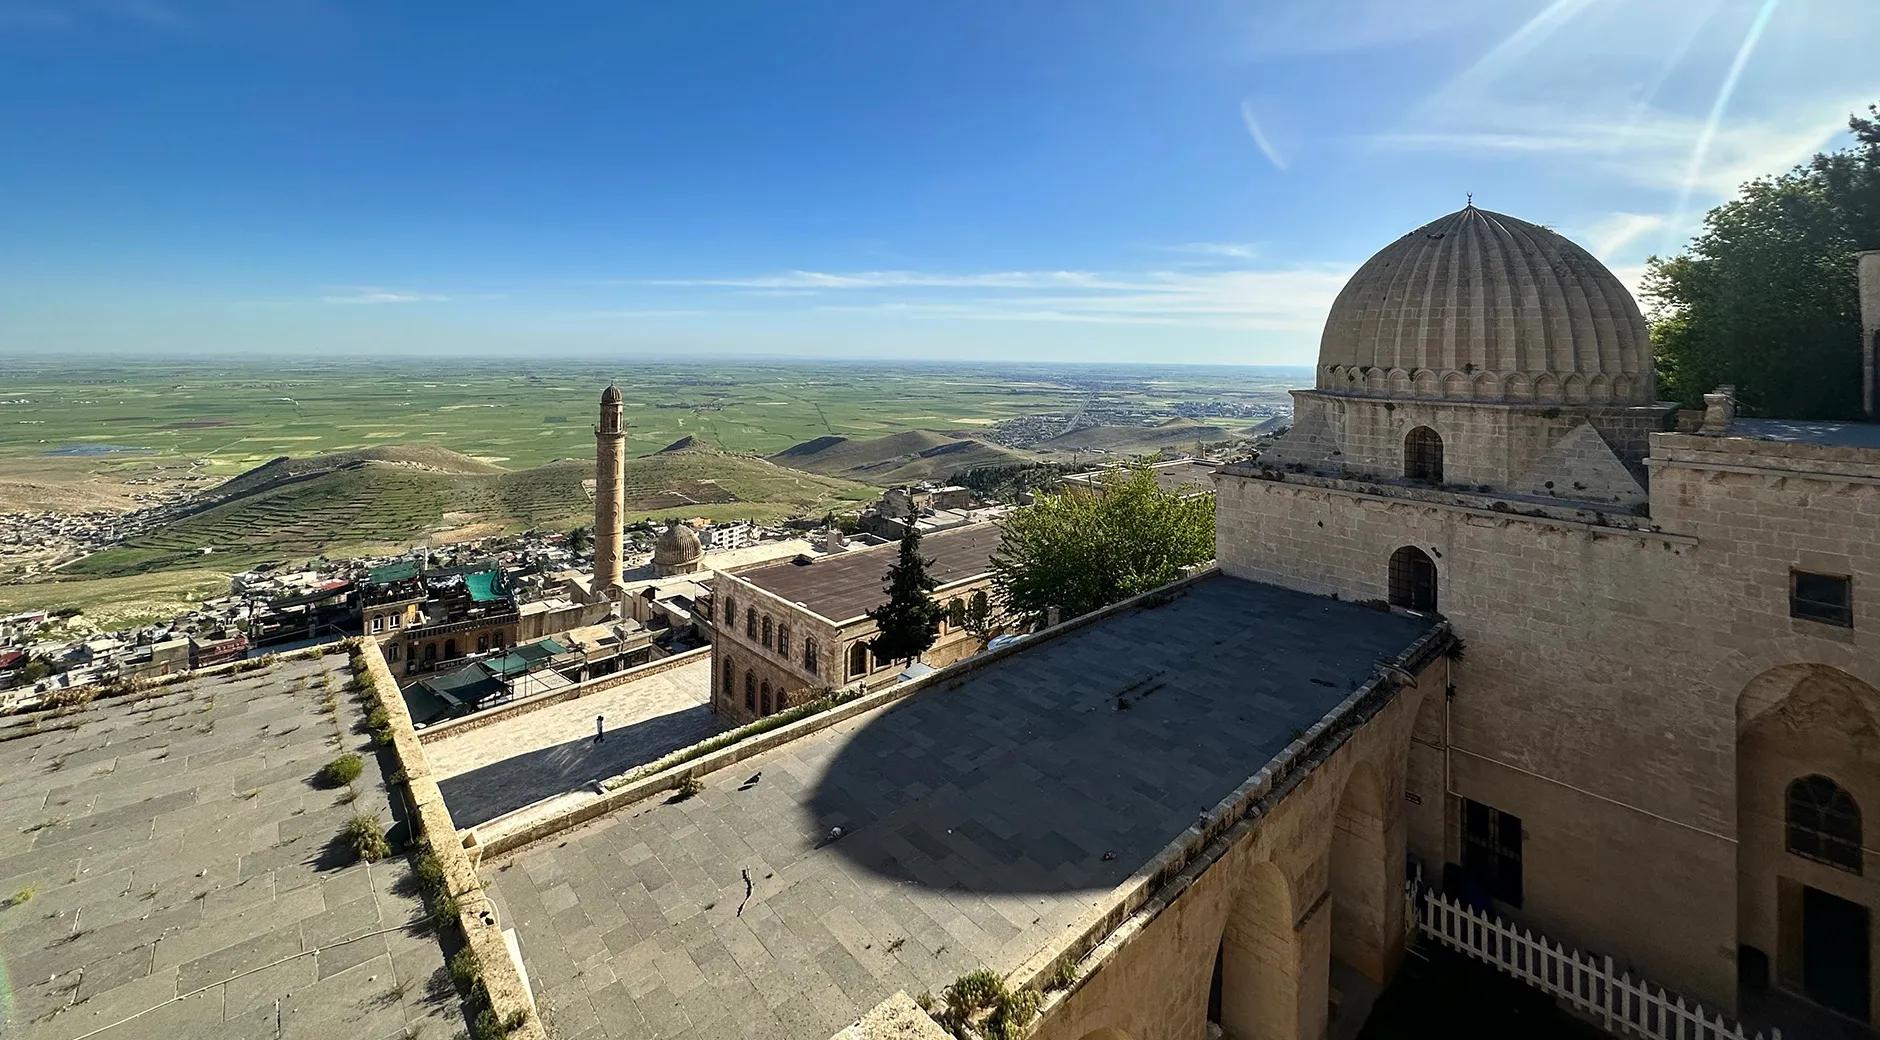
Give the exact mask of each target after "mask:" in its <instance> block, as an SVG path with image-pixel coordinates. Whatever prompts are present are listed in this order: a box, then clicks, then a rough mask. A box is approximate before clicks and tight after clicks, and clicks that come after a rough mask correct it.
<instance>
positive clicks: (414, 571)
mask: <svg viewBox="0 0 1880 1040" xmlns="http://www.w3.org/2000/svg"><path fill="white" fill-rule="evenodd" d="M417 576H418V561H416V560H399V561H397V562H395V563H388V564H385V565H383V566H379V567H374V568H372V571H371V575H370V578H369V580H370V581H371V582H372V584H374V585H390V584H391V583H393V582H395V581H409V580H411V579H412V578H415V577H417Z"/></svg>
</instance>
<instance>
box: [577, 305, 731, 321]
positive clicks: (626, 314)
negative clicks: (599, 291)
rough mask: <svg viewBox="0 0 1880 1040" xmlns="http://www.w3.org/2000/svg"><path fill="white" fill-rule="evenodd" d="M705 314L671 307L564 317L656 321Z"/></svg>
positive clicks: (589, 313)
mask: <svg viewBox="0 0 1880 1040" xmlns="http://www.w3.org/2000/svg"><path fill="white" fill-rule="evenodd" d="M704 313H705V312H704V311H700V310H691V309H681V308H671V307H640V308H632V307H629V308H623V309H616V310H594V311H570V312H569V313H567V314H564V315H562V317H564V318H572V319H575V320H577V321H656V320H659V319H663V318H695V317H698V316H700V315H702V314H704Z"/></svg>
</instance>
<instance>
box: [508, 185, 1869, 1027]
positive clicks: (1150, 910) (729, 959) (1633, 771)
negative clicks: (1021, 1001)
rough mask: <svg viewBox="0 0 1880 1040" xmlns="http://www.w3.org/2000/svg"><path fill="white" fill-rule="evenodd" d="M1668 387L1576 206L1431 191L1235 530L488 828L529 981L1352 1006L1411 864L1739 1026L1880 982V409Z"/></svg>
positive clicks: (1238, 1014) (1863, 1010)
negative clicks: (1051, 607)
mask: <svg viewBox="0 0 1880 1040" xmlns="http://www.w3.org/2000/svg"><path fill="white" fill-rule="evenodd" d="M1876 261H1880V257H1877V256H1875V255H1868V256H1866V257H1864V258H1863V268H1862V273H1863V279H1864V282H1865V285H1864V289H1863V298H1864V300H1865V302H1866V304H1867V306H1868V308H1869V311H1868V313H1867V316H1866V318H1865V320H1864V327H1865V328H1866V329H1867V330H1868V331H1867V334H1866V336H1867V342H1866V343H1865V344H1864V349H1865V351H1866V352H1867V353H1868V359H1867V366H1868V367H1867V373H1868V375H1867V376H1866V378H1868V379H1869V380H1871V379H1873V376H1872V372H1873V367H1872V366H1873V356H1872V354H1873V352H1874V351H1880V262H1876ZM1655 390H1656V388H1655V383H1654V377H1653V370H1652V361H1651V354H1650V348H1649V344H1648V341H1647V337H1646V329H1645V324H1644V321H1643V320H1642V318H1641V316H1640V314H1639V311H1638V308H1637V305H1636V304H1635V303H1634V302H1633V300H1632V298H1631V297H1630V295H1629V294H1628V293H1627V292H1626V290H1625V289H1624V287H1623V286H1622V285H1621V284H1620V283H1619V282H1618V281H1617V280H1616V279H1615V278H1614V277H1613V275H1612V274H1611V272H1609V271H1607V270H1606V269H1605V268H1604V267H1603V266H1601V265H1600V264H1599V262H1598V261H1597V260H1595V259H1594V258H1593V257H1592V256H1590V255H1589V254H1587V253H1586V252H1585V251H1584V250H1582V249H1581V248H1579V247H1578V246H1576V245H1574V244H1573V243H1572V242H1569V241H1567V240H1566V239H1565V238H1563V237H1561V236H1559V235H1557V234H1555V233H1553V232H1552V231H1549V230H1547V229H1545V228H1542V227H1539V226H1536V225H1533V224H1529V223H1526V222H1524V221H1520V220H1516V219H1513V218H1511V217H1506V216H1502V215H1500V214H1496V213H1491V212H1488V211H1486V210H1480V209H1476V208H1474V207H1470V208H1466V209H1464V210H1462V211H1460V212H1458V213H1453V214H1450V215H1449V216H1446V217H1443V218H1441V219H1439V220H1436V221H1435V222H1433V223H1430V224H1428V225H1426V226H1424V227H1422V228H1418V229H1417V230H1415V231H1412V232H1410V233H1409V234H1407V235H1404V236H1403V237H1402V238H1400V239H1398V240H1397V241H1396V242H1394V243H1392V244H1390V245H1388V246H1387V247H1385V248H1384V249H1383V250H1382V251H1381V252H1380V253H1378V254H1377V255H1376V256H1375V257H1373V258H1372V259H1371V260H1370V261H1369V262H1367V263H1366V264H1365V265H1364V266H1363V267H1362V268H1361V269H1360V270H1359V271H1358V273H1357V274H1356V275H1355V276H1353V278H1352V279H1351V282H1350V283H1349V285H1348V286H1347V287H1346V288H1345V290H1344V291H1343V293H1341V295H1340V296H1339V298H1338V299H1337V301H1336V303H1335V304H1334V305H1333V308H1332V310H1331V313H1330V315H1329V316H1328V318H1327V320H1326V325H1325V331H1324V336H1323V340H1322V345H1321V353H1320V359H1319V365H1318V369H1317V379H1316V385H1315V386H1314V387H1313V388H1312V389H1309V390H1300V391H1297V392H1296V397H1297V406H1296V424H1295V426H1294V428H1293V429H1292V430H1291V431H1290V432H1289V433H1288V434H1286V435H1285V436H1284V437H1283V438H1282V439H1281V440H1280V441H1279V442H1278V443H1277V444H1276V445H1275V447H1274V448H1273V450H1271V451H1270V452H1269V453H1268V454H1267V455H1266V456H1265V457H1264V458H1262V459H1260V460H1259V461H1257V462H1255V463H1251V464H1240V465H1235V466H1228V467H1225V468H1223V469H1220V470H1218V471H1217V472H1216V475H1215V478H1214V483H1215V488H1216V492H1217V496H1218V497H1217V515H1218V521H1217V523H1218V529H1217V546H1218V552H1219V567H1218V569H1214V570H1210V571H1208V572H1206V573H1203V574H1198V575H1196V576H1194V577H1192V578H1189V579H1187V580H1185V581H1183V582H1180V583H1177V584H1176V585H1174V586H1171V587H1169V588H1167V589H1164V590H1161V591H1158V592H1156V593H1153V594H1151V595H1148V596H1145V597H1140V598H1138V599H1136V600H1133V601H1130V602H1127V603H1123V604H1118V605H1117V606H1114V607H1111V608H1108V609H1105V610H1102V611H1098V612H1097V613H1095V614H1092V615H1088V616H1085V617H1082V618H1077V619H1074V620H1071V621H1068V622H1066V623H1064V624H1061V625H1057V626H1054V627H1052V628H1049V629H1046V630H1044V631H1041V632H1038V633H1034V634H1032V635H1029V636H1026V637H1024V638H1022V639H1019V640H1017V641H1015V642H1014V643H1013V644H1012V645H1010V646H1004V647H1001V648H997V649H993V650H990V651H988V652H985V653H981V654H978V655H975V656H973V657H970V658H968V659H966V660H963V661H960V662H958V663H955V664H952V665H949V666H947V667H944V668H941V669H939V670H937V671H935V672H933V673H931V674H929V675H926V676H924V677H921V678H919V679H915V680H913V681H911V682H907V683H902V684H899V685H896V686H892V687H889V688H886V689H881V690H874V691H870V692H868V693H866V694H864V695H862V696H860V697H859V698H857V699H855V700H851V701H848V702H846V703H844V704H842V705H840V706H839V707H836V708H834V709H831V710H829V711H826V712H823V713H822V714H821V715H820V716H810V717H807V718H804V719H801V720H797V721H794V722H792V723H790V724H789V725H787V726H784V727H781V728H777V729H772V730H769V731H767V732H753V733H751V734H749V735H748V736H746V737H745V738H744V739H743V740H739V741H735V742H733V743H729V744H728V745H727V746H724V747H722V748H719V749H717V750H715V751H713V752H712V753H711V754H710V755H708V756H706V757H703V758H700V759H698V760H696V761H695V762H694V763H692V764H690V765H681V766H677V767H674V768H673V769H672V770H669V771H668V772H666V773H663V774H659V775H656V776H653V777H649V778H646V779H644V780H643V781H640V786H639V787H637V788H633V789H625V788H623V789H620V790H617V791H614V792H612V793H611V794H609V795H608V796H607V798H608V799H609V800H608V801H606V802H605V803H597V804H594V805H590V806H586V807H582V808H580V809H578V810H573V811H570V812H569V813H568V814H567V815H566V817H565V818H546V817H545V818H543V819H542V820H541V821H539V822H535V823H532V824H531V826H530V827H529V829H528V831H527V833H526V834H521V835H517V836H506V837H503V838H501V840H497V841H493V842H476V841H472V842H471V844H472V845H473V846H474V847H477V848H479V849H482V850H484V851H483V852H482V855H483V857H484V867H485V870H484V873H485V876H487V877H489V878H491V879H492V880H491V881H490V889H489V894H490V896H491V898H492V900H493V902H494V905H495V907H496V908H497V911H498V916H499V917H500V919H501V921H502V922H503V923H504V925H505V926H513V927H514V929H515V931H516V938H517V944H518V948H519V949H520V951H521V957H522V959H523V962H524V964H525V965H526V966H528V967H529V968H530V975H531V977H532V978H533V979H535V980H536V982H535V1002H536V1006H537V1009H538V1011H539V1012H540V1014H541V1016H542V1018H543V1021H544V1022H545V1023H546V1024H547V1025H548V1026H549V1028H550V1031H551V1032H553V1033H555V1034H557V1035H568V1036H575V1035H589V1034H588V1033H587V1032H585V1031H586V1030H588V1029H590V1028H598V1029H599V1030H600V1031H601V1032H604V1033H605V1034H606V1035H610V1036H614V1035H620V1036H668V1037H753V1038H754V1037H770V1036H801V1037H827V1036H830V1035H832V1034H834V1033H837V1032H838V1031H840V1032H841V1036H842V1037H843V1038H844V1040H864V1038H872V1040H885V1038H887V1037H896V1038H903V1040H905V1038H926V1037H944V1035H945V1033H944V1032H943V1031H942V1030H941V1029H940V1028H939V1027H938V1026H937V1025H936V1024H935V1022H934V1021H932V1020H930V1019H929V1018H928V1017H927V1016H926V1015H924V1014H923V1013H921V1012H920V1011H919V1010H918V1009H916V1008H915V1006H914V1002H913V1000H912V999H911V995H913V994H919V993H922V992H923V991H925V992H930V993H932V994H934V995H935V996H936V997H940V996H942V995H943V993H944V991H945V989H946V987H947V986H948V984H949V983H951V982H953V981H954V980H955V979H958V978H960V977H962V976H963V975H965V974H966V973H967V972H971V971H974V970H975V969H989V970H990V971H991V972H992V973H993V974H994V976H996V977H997V978H999V979H1002V980H1003V981H1004V982H1005V983H1006V984H1007V985H1009V986H1010V987H1012V988H1014V989H1019V988H1034V989H1036V990H1038V991H1040V992H1041V993H1042V1002H1041V1007H1040V1008H1039V1012H1038V1019H1037V1021H1036V1022H1035V1023H1034V1024H1033V1025H1031V1026H1030V1027H1029V1033H1028V1034H1027V1035H1029V1036H1031V1037H1033V1038H1036V1040H1196V1038H1200V1037H1218V1036H1226V1037H1231V1038H1237V1040H1250V1038H1262V1040H1271V1038H1287V1040H1319V1038H1321V1037H1325V1036H1327V1035H1328V1033H1334V1034H1336V1035H1338V1036H1350V1035H1352V1033H1353V1032H1354V1031H1355V1028H1356V1026H1357V1024H1358V1023H1359V1022H1361V1021H1362V1019H1363V1016H1364V1013H1365V1010H1364V1009H1365V1007H1366V1004H1365V1002H1364V1000H1363V999H1362V995H1363V994H1365V993H1367V992H1375V989H1376V987H1377V986H1378V985H1380V984H1382V983H1384V982H1386V981H1388V980H1389V979H1390V978H1391V977H1392V976H1393V974H1394V972H1395V970H1396V968H1397V966H1398V964H1399V962H1400V960H1401V958H1402V956H1403V951H1404V948H1405V941H1406V937H1407V934H1408V933H1409V932H1410V931H1411V930H1412V928H1411V927H1410V924H1411V920H1410V918H1409V917H1408V916H1407V915H1408V914H1409V912H1410V910H1411V904H1410V903H1409V902H1408V901H1407V900H1406V881H1407V880H1409V879H1412V878H1420V879H1421V882H1422V885H1423V887H1424V889H1426V890H1432V891H1442V892H1446V893H1447V894H1448V895H1447V897H1446V898H1447V899H1448V900H1450V902H1448V903H1446V904H1444V905H1447V906H1450V907H1470V908H1473V910H1471V911H1469V912H1473V913H1480V914H1488V915H1494V916H1496V917H1500V918H1502V919H1504V920H1507V921H1510V922H1513V923H1515V924H1517V925H1519V926H1520V927H1521V928H1523V929H1525V930H1528V931H1531V932H1532V933H1533V934H1535V935H1538V936H1543V937H1545V938H1546V939H1547V940H1549V941H1550V942H1551V943H1554V944H1557V946H1556V947H1550V949H1552V948H1560V947H1564V948H1571V949H1574V950H1578V951H1583V953H1584V954H1585V955H1586V956H1587V957H1588V958H1589V962H1591V963H1600V964H1606V965H1610V966H1611V970H1612V971H1614V972H1624V973H1626V974H1627V975H1629V976H1630V977H1631V978H1634V979H1639V980H1647V981H1649V982H1650V983H1651V984H1652V985H1654V986H1656V987H1662V989H1657V990H1652V992H1653V993H1663V992H1665V991H1669V993H1671V994H1674V995H1675V996H1674V997H1672V998H1666V999H1679V998H1681V999H1684V1000H1686V1001H1694V1002H1698V1003H1701V1004H1702V1005H1703V1006H1704V1007H1706V1008H1707V1009H1709V1013H1710V1014H1712V1015H1716V1014H1722V1015H1728V1016H1735V1017H1740V1018H1741V1019H1743V1020H1746V1021H1747V1022H1749V1023H1750V1026H1751V1028H1752V1030H1753V1029H1756V1028H1762V1027H1766V1026H1767V1025H1770V1024H1774V1025H1778V1026H1780V1027H1782V1028H1783V1030H1784V1032H1785V1035H1786V1036H1789V1037H1791V1038H1793V1037H1797V1036H1818V1035H1833V1033H1834V1031H1836V1030H1839V1029H1842V1028H1851V1029H1854V1030H1856V1031H1857V1032H1859V1031H1862V1030H1864V1029H1865V1027H1866V1024H1867V1023H1868V1022H1869V1021H1870V1018H1871V1009H1872V1007H1873V1004H1874V973H1873V970H1872V967H1873V963H1874V960H1875V956H1874V941H1875V936H1874V930H1873V927H1872V921H1871V918H1872V910H1873V908H1874V907H1875V906H1877V905H1880V880H1876V875H1877V874H1880V856H1876V854H1875V852H1874V851H1873V844H1874V843H1873V841H1872V839H1871V837H1870V830H1869V829H1868V828H1869V827H1870V820H1871V813H1872V812H1873V811H1874V808H1875V807H1876V806H1880V595H1876V594H1875V591H1874V590H1876V589H1880V549H1876V546H1880V426H1876V425H1873V424H1872V423H1834V422H1788V421H1783V420H1780V419H1748V418H1739V417H1737V416H1736V415H1735V405H1734V402H1733V400H1732V397H1731V395H1730V393H1729V392H1727V391H1720V392H1719V393H1717V394H1713V395H1711V397H1710V398H1709V400H1708V402H1707V403H1708V407H1707V408H1706V409H1705V410H1704V411H1703V412H1702V413H1701V414H1699V413H1692V414H1680V413H1677V412H1676V410H1675V409H1674V408H1673V407H1672V406H1670V405H1667V404H1664V403H1661V402H1659V401H1657V400H1656V393H1655ZM1870 400H1871V397H1870ZM1870 418H1871V416H1870ZM693 779H696V780H697V781H698V782H699V783H698V785H697V786H696V787H692V786H691V784H690V781H691V780H693ZM682 781H683V782H685V784H684V787H685V789H682V791H681V795H680V796H679V797H667V794H666V792H668V791H670V790H671V789H672V788H673V787H675V786H681V784H682ZM636 799H637V800H636ZM1863 810H1864V812H1863ZM564 832H565V833H564ZM554 835H559V837H551V836H554ZM511 868H518V869H511ZM1430 905H1434V904H1433V903H1432V904H1430ZM1603 992H1606V993H1610V992H1611V987H1606V989H1605V990H1604V991H1603ZM1653 999H1658V998H1653ZM1664 1006H1665V1004H1663V1003H1662V1002H1661V1004H1660V1005H1659V1007H1660V1011H1659V1012H1658V1014H1659V1015H1660V1021H1662V1015H1663V1014H1664V1012H1663V1010H1662V1009H1663V1007H1664ZM1463 1014H1464V1015H1466V1009H1465V1010H1464V1012H1463ZM1624 1014H1628V1015H1629V1014H1632V1013H1631V1012H1625V1013H1624ZM858 1020H859V1021H858ZM1459 1021H1466V1019H1459ZM1824 1023H1825V1025H1824ZM1654 1030H1656V1031H1654ZM593 1035H599V1034H598V1033H596V1034H593ZM1642 1035H1651V1036H1674V1035H1676V1036H1684V1035H1695V1034H1691V1033H1688V1032H1674V1031H1672V1029H1671V1027H1669V1026H1663V1027H1660V1026H1652V1027H1651V1028H1649V1029H1646V1030H1644V1032H1643V1033H1642ZM1704 1035H1720V1034H1704ZM1730 1035H1732V1036H1734V1035H1736V1034H1734V1033H1731V1034H1730ZM1765 1035H1766V1034H1765Z"/></svg>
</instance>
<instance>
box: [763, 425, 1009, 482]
mask: <svg viewBox="0 0 1880 1040" xmlns="http://www.w3.org/2000/svg"><path fill="white" fill-rule="evenodd" d="M770 461H772V462H775V463H777V464H779V465H783V466H790V467H792V468H795V469H800V470H807V471H809V472H811V473H823V474H829V475H832V476H841V477H847V478H848V479H850V480H860V481H865V482H867V483H870V484H876V485H884V484H901V483H907V482H909V481H915V480H945V479H947V478H948V477H951V476H952V475H953V474H955V473H959V472H962V471H964V470H969V469H972V468H974V467H976V466H1002V465H1009V464H1011V463H1016V462H1026V461H1029V456H1027V455H1025V454H1024V453H1022V452H1018V451H1013V450H1012V449H1010V448H1005V447H1001V446H999V445H997V444H992V443H990V442H987V441H982V440H979V439H977V438H974V437H965V436H961V435H960V434H957V433H948V432H943V431H935V430H909V431H907V432H905V433H895V434H889V435H888V436H886V437H872V438H868V439H857V438H853V437H835V436H830V437H817V438H816V439H814V440H808V441H804V442H803V443H801V444H797V445H793V446H792V447H789V448H786V449H784V450H783V451H780V452H778V453H777V454H775V455H772V456H771V457H770Z"/></svg>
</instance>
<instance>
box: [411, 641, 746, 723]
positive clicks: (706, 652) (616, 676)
mask: <svg viewBox="0 0 1880 1040" xmlns="http://www.w3.org/2000/svg"><path fill="white" fill-rule="evenodd" d="M711 652H712V648H711V647H709V646H701V647H698V648H696V649H693V650H687V651H686V652H684V653H682V654H674V655H672V656H671V657H662V658H660V659H659V660H657V661H648V662H646V663H645V664H643V665H637V666H635V667H633V668H628V669H625V670H623V671H618V672H614V673H613V674H611V675H603V676H601V677H600V678H598V679H589V680H587V681H586V682H578V683H575V684H574V685H573V686H565V687H563V688H561V689H559V690H550V691H548V692H547V693H538V694H534V695H533V696H529V697H520V698H517V699H516V700H513V701H510V702H509V703H507V704H503V705H500V706H498V707H494V708H491V709H489V710H488V711H479V712H476V713H474V714H470V715H465V716H464V717H462V718H459V719H451V720H450V721H448V722H440V723H438V724H437V725H435V726H427V727H425V728H424V729H422V730H419V731H418V739H419V740H420V741H422V742H423V743H426V744H434V743H436V742H438V741H440V740H443V739H444V738H446V737H452V736H456V735H458V734H460V733H467V732H469V731H471V730H473V729H480V728H482V727H484V726H487V725H489V724H490V723H492V722H502V721H504V720H506V719H513V718H515V717H516V716H518V715H527V714H528V713H529V712H532V711H535V710H537V709H540V708H546V707H548V706H549V705H551V704H560V703H561V702H563V701H572V700H576V699H578V698H581V697H585V696H587V695H588V694H590V693H599V692H601V691H602V690H611V689H613V688H614V687H616V686H624V685H626V684H627V683H630V682H633V681H634V680H636V679H644V678H646V677H647V676H649V675H658V674H659V673H661V672H668V671H671V670H672V669H674V668H680V667H683V666H685V665H688V664H691V663H692V662H694V661H697V660H699V659H701V658H706V657H710V656H711Z"/></svg>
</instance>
